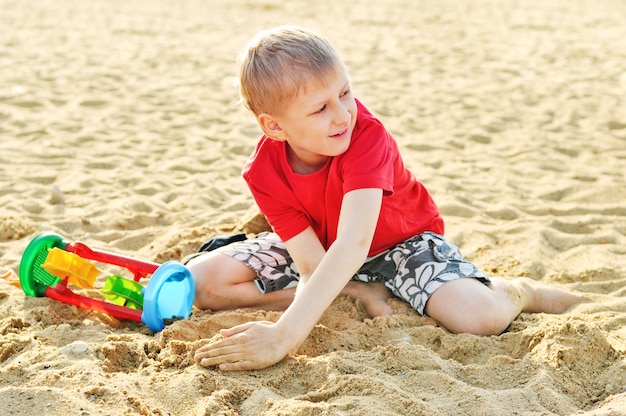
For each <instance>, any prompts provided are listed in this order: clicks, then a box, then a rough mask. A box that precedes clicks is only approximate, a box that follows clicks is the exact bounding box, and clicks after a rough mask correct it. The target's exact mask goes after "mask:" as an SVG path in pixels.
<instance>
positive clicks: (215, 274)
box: [187, 254, 228, 310]
mask: <svg viewBox="0 0 626 416" xmlns="http://www.w3.org/2000/svg"><path fill="white" fill-rule="evenodd" d="M219 260H220V259H219V257H216V256H214V255H209V254H207V255H206V256H199V257H196V258H195V259H192V260H191V261H189V263H188V264H187V268H188V269H189V271H190V272H191V275H192V276H193V280H194V284H195V287H196V296H195V300H194V305H195V306H196V307H197V308H199V309H211V310H220V309H223V307H222V306H223V305H222V303H223V302H220V301H219V300H220V299H222V298H223V297H224V293H222V292H223V291H224V289H225V287H226V286H227V284H228V283H227V279H226V275H225V273H224V271H223V270H222V269H223V266H222V265H221V264H220V261H219Z"/></svg>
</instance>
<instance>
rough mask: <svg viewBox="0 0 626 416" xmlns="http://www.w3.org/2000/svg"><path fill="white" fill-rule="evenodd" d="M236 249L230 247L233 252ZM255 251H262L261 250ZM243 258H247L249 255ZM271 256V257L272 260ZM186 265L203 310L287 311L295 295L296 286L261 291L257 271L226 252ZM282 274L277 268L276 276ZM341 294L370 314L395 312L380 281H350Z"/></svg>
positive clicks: (275, 258) (204, 254)
mask: <svg viewBox="0 0 626 416" xmlns="http://www.w3.org/2000/svg"><path fill="white" fill-rule="evenodd" d="M244 245H245V243H244ZM244 245H240V246H239V248H240V249H241V250H242V252H244V250H246V248H245V247H244ZM270 245H271V244H270ZM281 249H282V247H281ZM272 250H273V249H272V248H268V247H266V248H265V252H264V253H265V254H268V253H270V252H271V251H272ZM233 251H234V250H231V251H228V250H227V252H230V253H232V252H233ZM256 253H257V254H259V251H257V252H256ZM285 253H286V252H285ZM273 254H274V256H266V258H267V259H268V261H276V260H277V259H280V254H279V252H278V251H274V252H273ZM260 257H263V256H258V257H257V258H260ZM242 258H246V256H243V257H242ZM270 258H271V260H269V259H270ZM278 262H279V263H281V264H285V263H283V262H282V261H281V260H278ZM186 265H187V267H188V268H189V270H190V271H191V274H192V276H193V277H194V282H195V286H196V297H195V306H196V307H198V308H200V309H211V310H227V309H237V308H255V309H262V310H285V309H287V307H288V306H289V305H290V304H291V302H292V301H293V298H294V296H295V288H286V289H280V290H272V291H268V292H265V293H262V292H261V291H260V290H259V287H258V282H257V283H255V282H254V281H255V280H256V279H257V278H258V274H257V272H256V271H255V270H253V269H252V268H251V267H250V265H246V264H244V262H242V261H240V260H236V259H235V258H234V257H231V255H226V254H224V253H223V252H221V251H219V250H218V251H211V252H208V253H202V254H201V255H198V256H196V257H192V258H191V259H190V260H189V261H187V262H186ZM271 268H272V267H270V269H271ZM280 274H281V273H280V272H278V271H277V275H280ZM266 283H269V281H266ZM342 293H343V294H346V295H349V296H352V297H355V298H358V299H360V300H361V302H362V303H363V306H364V308H365V310H366V311H367V313H368V314H369V315H370V316H371V317H375V316H382V315H391V314H392V313H393V311H392V309H391V307H390V306H389V305H388V304H387V302H386V300H387V299H389V298H390V297H391V294H390V293H389V291H388V290H387V289H386V288H385V287H384V285H383V284H382V283H380V282H372V283H362V282H349V283H348V284H347V285H346V287H345V288H344V290H343V291H342Z"/></svg>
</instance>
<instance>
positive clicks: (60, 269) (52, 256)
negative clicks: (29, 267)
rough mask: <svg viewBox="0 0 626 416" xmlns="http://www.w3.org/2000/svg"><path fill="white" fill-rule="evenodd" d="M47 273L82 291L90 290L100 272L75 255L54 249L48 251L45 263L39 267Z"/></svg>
mask: <svg viewBox="0 0 626 416" xmlns="http://www.w3.org/2000/svg"><path fill="white" fill-rule="evenodd" d="M41 267H43V268H44V269H45V270H46V271H47V272H48V273H50V274H51V275H53V276H56V277H58V278H59V279H61V280H63V279H65V278H68V283H69V284H71V285H74V286H78V287H81V288H83V289H91V288H92V287H93V285H94V283H95V281H96V278H97V277H98V276H99V275H100V273H101V272H100V270H98V269H97V268H96V266H94V265H93V264H92V263H90V262H88V261H87V260H85V259H83V258H82V257H80V256H79V255H77V254H74V253H70V252H67V251H64V250H61V249H60V248H57V247H54V248H51V249H49V250H48V256H47V257H46V261H45V262H44V263H43V264H42V265H41Z"/></svg>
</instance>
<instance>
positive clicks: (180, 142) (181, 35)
mask: <svg viewBox="0 0 626 416" xmlns="http://www.w3.org/2000/svg"><path fill="white" fill-rule="evenodd" d="M624 22H626V4H625V3H624V2H620V1H611V0H597V1H592V0H573V1H569V0H544V1H540V2H539V1H527V2H514V1H496V0H478V1H474V2H454V1H447V0H446V1H440V2H426V1H411V0H389V1H385V2H381V1H374V0H355V1H352V2H338V1H330V0H321V1H318V2H310V1H304V0H294V1H289V2H283V1H278V0H263V1H254V0H232V1H230V0H229V1H227V0H211V1H206V0H205V1H201V0H185V1H180V2H174V1H166V0H153V1H140V0H129V1H127V0H125V1H122V0H93V1H89V2H81V1H72V0H55V1H52V0H41V1H36V2H19V1H13V0H0V25H1V27H2V28H3V30H2V32H3V36H2V37H1V39H0V275H4V276H5V277H7V279H0V414H1V415H53V416H56V415H63V416H65V415H94V416H95V415H181V416H187V415H189V416H191V415H198V416H200V415H206V416H209V415H211V416H213V415H221V416H234V415H241V416H253V415H254V416H256V415H264V416H279V415H289V416H294V415H299V416H312V415H351V416H353V415H354V416H356V415H368V416H369V415H390V416H391V415H429V416H432V415H489V416H494V415H572V414H581V415H624V414H626V25H625V24H624ZM286 23H292V24H297V25H302V26H306V27H309V28H312V29H315V30H318V31H319V32H321V33H323V34H324V35H325V36H326V37H327V38H329V39H330V40H331V42H332V43H333V44H334V45H335V46H336V47H337V49H338V50H339V51H340V53H341V54H342V56H343V57H344V60H345V63H346V65H347V67H348V69H349V72H350V76H351V78H352V81H353V91H354V92H355V95H356V96H357V97H358V98H359V99H360V100H361V101H362V102H363V103H364V104H365V105H366V106H367V107H368V108H369V109H370V110H371V111H372V112H374V113H375V114H376V115H377V116H378V117H379V118H380V119H381V120H382V121H383V123H385V124H386V126H387V127H388V129H389V130H390V131H391V132H392V133H393V135H394V136H395V138H396V140H397V141H398V143H399V145H400V147H401V149H402V152H403V155H404V158H405V162H406V164H407V165H408V166H409V167H410V169H411V170H412V171H413V172H414V173H415V175H416V176H417V178H418V179H419V180H420V181H421V182H422V183H424V184H425V186H426V187H427V188H428V189H429V190H430V192H431V193H432V194H433V196H434V198H435V200H436V201H437V203H438V204H439V206H440V209H441V212H442V214H443V216H444V219H445V220H446V235H447V237H448V238H449V239H450V240H451V241H453V242H455V243H456V244H458V245H459V246H460V248H461V250H462V251H463V254H464V255H465V256H466V257H467V258H469V259H470V260H471V261H473V262H474V263H476V264H477V265H478V266H480V267H482V268H483V269H484V270H485V271H486V272H488V273H489V274H490V275H493V276H503V277H516V276H526V277H529V278H532V279H534V280H537V281H541V282H544V283H548V284H552V285H555V286H557V287H562V288H566V289H569V290H574V291H579V292H583V293H585V294H587V295H588V297H590V298H591V299H593V301H592V302H590V303H585V304H581V305H577V306H575V307H573V308H572V309H570V310H568V311H567V312H566V313H564V314H562V315H548V314H526V313H524V314H522V315H520V316H519V317H518V318H517V319H516V320H515V321H514V322H513V323H512V325H511V327H510V328H509V330H508V331H507V332H505V333H503V334H501V335H499V336H491V337H479V336H473V335H454V334H451V333H449V332H448V331H446V330H445V329H443V328H441V327H439V326H437V325H436V323H435V322H433V321H432V320H431V319H429V318H427V317H420V316H419V315H417V313H415V312H414V311H413V310H412V309H411V308H410V307H408V306H407V305H406V304H404V303H402V302H401V301H397V300H391V301H390V304H391V306H392V308H393V309H394V312H395V314H394V315H393V316H389V317H382V318H375V319H369V318H368V316H367V314H366V312H365V310H364V308H363V306H362V305H361V304H360V302H359V301H356V300H354V299H352V298H350V297H347V296H340V297H339V298H337V300H336V301H335V302H334V303H333V304H332V306H331V308H330V309H329V310H328V311H327V312H326V313H325V314H324V316H323V317H322V319H321V320H320V322H319V324H318V325H317V326H316V328H315V329H314V330H313V332H312V333H311V335H310V336H309V338H308V339H307V341H306V342H305V343H304V344H303V345H302V346H301V347H300V349H299V350H298V351H297V353H295V354H293V355H290V356H288V357H287V358H286V359H285V360H283V361H281V362H280V363H278V364H277V365H275V366H273V367H270V368H268V369H265V370H261V371H250V372H241V373H222V372H220V371H219V370H216V369H205V368H202V367H199V366H197V365H195V364H194V362H193V358H192V357H193V353H194V351H195V350H196V349H197V348H199V347H200V346H201V345H204V344H205V343H206V342H207V340H208V339H210V338H211V337H213V336H214V335H215V334H216V333H217V332H218V331H219V329H220V328H225V327H230V326H232V325H235V324H238V323H243V322H247V321H249V320H276V319H278V317H279V316H280V313H278V312H259V311H249V310H235V311H229V312H219V313H215V312H211V311H200V310H193V311H192V314H191V316H190V317H189V319H185V320H178V321H175V322H173V323H172V324H170V325H168V326H166V328H165V329H164V330H163V331H161V332H159V333H156V334H153V333H152V332H151V331H150V330H149V329H148V328H146V326H145V325H143V324H140V323H135V322H119V321H117V320H115V319H113V318H112V317H110V316H108V315H105V314H102V313H98V312H94V311H90V310H87V309H80V308H77V307H74V306H71V305H68V304H64V303H61V302H57V301H54V300H52V299H49V298H46V297H27V296H25V294H24V292H23V291H22V290H21V289H20V288H18V287H16V286H15V285H13V284H12V282H11V281H10V278H11V276H14V275H15V273H16V272H17V271H18V268H19V264H20V259H21V256H22V253H23V251H24V249H25V248H26V246H27V244H28V243H29V241H31V239H32V238H33V237H34V236H35V235H36V234H37V233H40V232H43V231H52V232H55V233H58V234H60V235H62V236H64V237H65V238H67V239H68V240H70V241H82V242H84V243H86V244H88V245H89V246H91V247H94V248H99V249H103V250H108V251H112V252H115V253H119V254H123V255H127V256H132V257H135V258H137V259H143V260H147V261H152V262H157V263H163V262H165V261H167V260H180V259H181V258H182V257H183V256H185V255H187V254H190V253H192V252H194V251H195V250H197V249H198V248H199V246H200V245H201V244H202V242H204V241H205V240H207V239H209V238H210V237H212V236H215V235H219V234H227V233H231V232H238V231H245V232H247V233H250V234H253V233H256V232H259V231H262V230H264V229H265V228H266V225H265V223H264V222H263V221H262V218H260V217H259V216H258V215H257V214H258V211H257V209H256V207H255V205H254V202H253V200H252V197H251V195H250V193H249V191H248V189H247V187H246V185H245V183H244V181H243V179H241V177H240V171H241V168H242V166H243V164H244V162H245V161H246V159H247V157H248V155H249V154H250V152H251V151H252V149H253V148H254V145H255V144H256V141H257V139H258V137H259V132H260V131H259V129H258V127H257V125H256V123H255V121H254V119H253V118H252V116H251V115H250V114H249V113H248V112H247V111H246V110H245V109H244V108H243V107H242V106H241V105H239V104H238V102H237V100H238V97H237V91H236V88H235V86H234V74H235V69H236V68H235V58H236V56H237V54H238V53H239V52H240V51H241V49H242V48H243V46H244V45H245V43H246V41H247V40H248V39H249V38H250V37H251V36H253V35H254V34H255V33H256V32H258V31H259V30H262V29H265V28H268V27H271V26H275V25H280V24H286ZM101 284H102V278H101V277H99V278H98V281H97V285H101Z"/></svg>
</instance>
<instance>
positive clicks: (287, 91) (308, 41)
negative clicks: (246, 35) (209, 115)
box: [238, 26, 341, 116]
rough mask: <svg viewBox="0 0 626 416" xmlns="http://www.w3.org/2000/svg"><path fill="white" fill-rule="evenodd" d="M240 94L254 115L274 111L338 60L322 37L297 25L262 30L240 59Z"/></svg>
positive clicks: (334, 67)
mask: <svg viewBox="0 0 626 416" xmlns="http://www.w3.org/2000/svg"><path fill="white" fill-rule="evenodd" d="M238 62H239V94H240V97H241V101H242V102H243V104H244V106H245V107H246V108H247V109H248V110H250V111H252V113H254V114H255V115H257V116H258V115H259V114H261V113H269V114H276V113H278V112H280V111H281V108H282V107H281V105H282V104H284V103H285V102H286V101H288V100H290V99H292V98H294V97H295V96H296V95H297V94H298V93H299V92H300V90H301V89H303V88H304V86H305V85H306V84H307V83H308V82H310V81H311V80H316V81H319V82H323V81H324V76H325V75H327V74H329V73H331V72H332V71H335V70H337V67H338V65H341V59H340V58H339V55H338V54H337V52H336V51H335V49H334V48H333V47H332V46H331V44H330V43H329V42H328V40H326V39H325V38H324V37H322V36H320V35H318V34H317V33H315V32H313V31H311V30H308V29H303V28H299V27H296V26H280V27H276V28H273V29H269V30H266V31H263V32H261V33H259V34H258V35H256V36H255V37H254V38H253V39H252V40H251V41H250V42H249V43H248V46H247V48H246V50H245V51H244V52H243V53H242V54H241V55H240V57H239V59H238Z"/></svg>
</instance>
